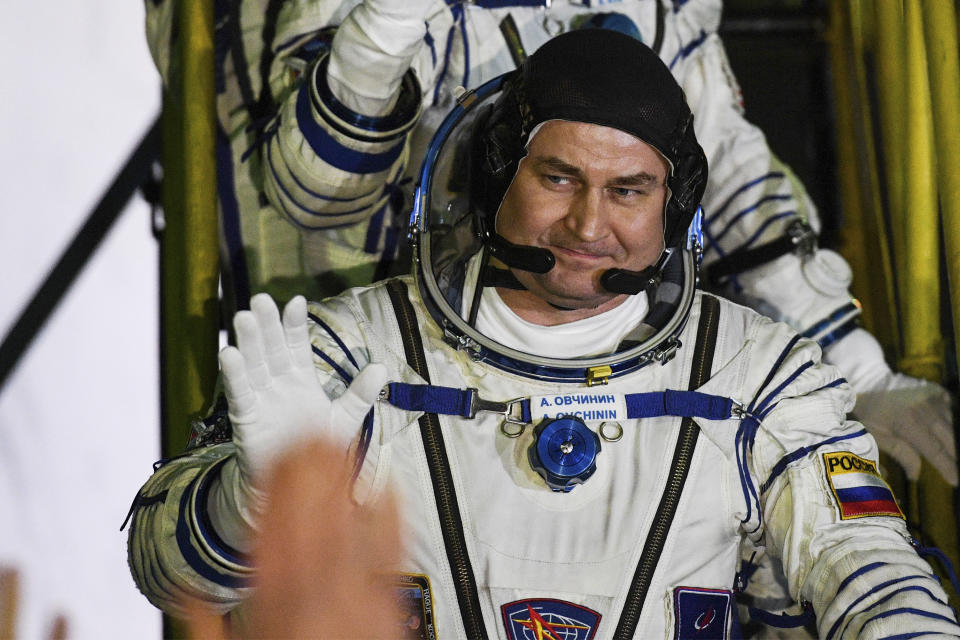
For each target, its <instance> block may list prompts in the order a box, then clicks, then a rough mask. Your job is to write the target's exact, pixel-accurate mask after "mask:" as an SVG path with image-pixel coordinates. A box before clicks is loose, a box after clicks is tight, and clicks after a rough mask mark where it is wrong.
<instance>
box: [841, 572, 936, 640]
mask: <svg viewBox="0 0 960 640" xmlns="http://www.w3.org/2000/svg"><path fill="white" fill-rule="evenodd" d="M917 578H923V579H925V580H930V576H927V575H923V574H914V575H909V576H902V577H900V578H894V579H893V580H887V581H885V582H881V583H880V584H877V585H874V586H873V588H871V589H870V590H869V591H867V592H866V593H864V594H862V595H861V596H860V597H859V598H857V599H856V600H854V601H853V602H851V603H850V604H849V605H848V606H847V608H846V610H845V611H844V612H843V614H842V615H841V616H840V617H839V618H837V619H836V621H835V622H834V623H833V626H831V627H830V631H829V632H828V633H827V638H826V640H832V638H833V637H834V635H835V634H836V633H837V630H838V629H839V628H840V625H841V623H843V622H844V620H847V617H848V616H849V615H850V612H851V611H853V609H854V608H855V607H856V606H857V605H859V604H860V603H861V602H863V600H865V599H866V598H869V597H870V596H872V595H874V594H875V593H877V592H879V591H881V590H882V589H886V588H887V587H889V586H891V585H895V584H899V583H901V582H906V581H907V580H916V579H917ZM917 589H922V590H924V591H926V590H925V589H923V587H917V586H914V587H904V588H901V589H895V590H894V591H891V592H890V593H888V594H887V595H886V596H884V597H883V598H881V599H879V600H877V601H876V602H874V603H873V604H872V605H870V607H867V608H866V609H865V611H869V610H870V609H871V608H872V607H875V606H877V605H879V604H880V603H882V602H886V601H887V600H889V599H890V598H892V597H893V596H895V595H897V594H898V593H900V592H902V591H914V590H917ZM927 593H929V591H928V592H927ZM937 602H940V601H939V600H937ZM941 604H942V603H941ZM848 623H849V621H848ZM844 628H846V625H844ZM841 635H842V634H841Z"/></svg>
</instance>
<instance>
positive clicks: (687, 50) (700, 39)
mask: <svg viewBox="0 0 960 640" xmlns="http://www.w3.org/2000/svg"><path fill="white" fill-rule="evenodd" d="M706 39H707V32H706V31H704V30H703V29H701V30H700V35H699V36H697V37H696V38H694V39H693V40H691V41H690V42H688V43H687V44H685V45H683V47H681V48H680V51H678V52H677V55H675V56H674V57H673V60H671V61H670V65H669V66H670V68H671V69H673V65H675V64H677V63H678V62H680V60H682V59H683V58H686V57H687V56H689V55H690V54H691V53H693V52H694V50H695V49H696V48H697V47H699V46H700V45H702V44H703V43H704V41H705V40H706Z"/></svg>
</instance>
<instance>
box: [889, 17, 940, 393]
mask: <svg viewBox="0 0 960 640" xmlns="http://www.w3.org/2000/svg"><path fill="white" fill-rule="evenodd" d="M920 4H921V3H920V0H905V3H904V12H903V13H904V21H905V23H906V37H905V43H906V54H907V56H906V59H905V60H906V76H907V103H906V122H909V123H910V144H909V145H908V146H907V147H906V149H905V151H906V155H905V158H906V182H905V184H904V195H905V197H906V201H907V203H908V204H909V213H908V214H907V216H908V220H905V221H904V222H905V224H904V225H903V228H904V231H905V236H904V240H905V242H904V249H905V252H906V253H905V256H904V259H905V264H906V265H907V268H906V269H904V272H903V273H902V274H899V276H900V282H901V283H902V286H900V287H899V289H900V317H901V318H902V319H903V322H902V328H903V357H902V359H901V361H900V370H902V371H903V372H904V373H907V374H909V375H912V376H916V377H918V378H925V379H927V380H933V381H936V382H940V381H941V380H942V379H943V346H942V340H941V337H940V268H939V260H938V256H939V255H940V241H939V233H940V224H939V221H940V217H939V213H938V209H937V181H936V157H935V155H934V142H933V140H934V138H933V105H932V100H931V97H930V82H929V76H928V72H927V52H926V45H925V44H924V41H923V11H924V7H921V6H920ZM929 4H938V3H929ZM925 6H926V3H925Z"/></svg>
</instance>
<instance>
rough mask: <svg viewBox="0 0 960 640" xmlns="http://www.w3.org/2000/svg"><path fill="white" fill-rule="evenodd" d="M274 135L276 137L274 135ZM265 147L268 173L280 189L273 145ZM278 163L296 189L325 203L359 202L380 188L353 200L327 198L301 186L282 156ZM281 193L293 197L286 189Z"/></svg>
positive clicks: (303, 185) (301, 183) (280, 183)
mask: <svg viewBox="0 0 960 640" xmlns="http://www.w3.org/2000/svg"><path fill="white" fill-rule="evenodd" d="M274 135H276V134H274ZM266 147H267V164H268V165H270V171H271V173H273V178H274V180H275V181H276V183H277V184H279V185H281V187H282V186H283V185H282V182H281V180H280V177H279V176H278V175H277V170H276V169H275V168H274V166H275V164H276V163H274V161H273V145H271V144H269V143H268V144H267V145H266ZM280 161H281V162H283V163H284V164H285V165H286V166H287V172H288V173H289V174H290V177H291V178H292V179H293V182H294V183H295V184H296V185H297V187H299V188H300V189H303V190H304V191H305V192H306V193H307V194H308V195H310V196H311V197H313V198H317V199H319V200H326V201H327V202H354V201H355V200H360V199H361V198H369V197H370V196H372V195H373V194H374V193H376V191H377V189H379V188H380V187H377V189H374V190H373V191H370V192H369V193H363V194H360V195H359V196H355V197H353V198H335V197H333V196H327V195H324V194H322V193H318V192H316V191H314V190H312V189H310V188H309V187H307V185H305V184H303V182H301V181H300V179H299V178H297V176H296V174H294V173H293V171H290V165H289V164H287V161H286V160H285V159H284V158H283V156H282V155H281V156H280ZM283 192H284V193H286V194H287V196H289V197H290V199H291V200H293V196H290V194H289V192H287V190H286V189H284V190H283Z"/></svg>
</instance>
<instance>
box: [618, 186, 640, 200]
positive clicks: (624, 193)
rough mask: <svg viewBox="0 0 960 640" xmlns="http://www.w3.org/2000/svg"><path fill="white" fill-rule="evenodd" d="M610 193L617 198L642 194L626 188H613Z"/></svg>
mask: <svg viewBox="0 0 960 640" xmlns="http://www.w3.org/2000/svg"><path fill="white" fill-rule="evenodd" d="M611 191H613V194H614V195H615V196H619V197H621V198H629V197H630V196H633V195H637V194H639V193H642V192H641V191H637V190H636V189H627V188H626V187H613V188H612V189H611Z"/></svg>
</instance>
